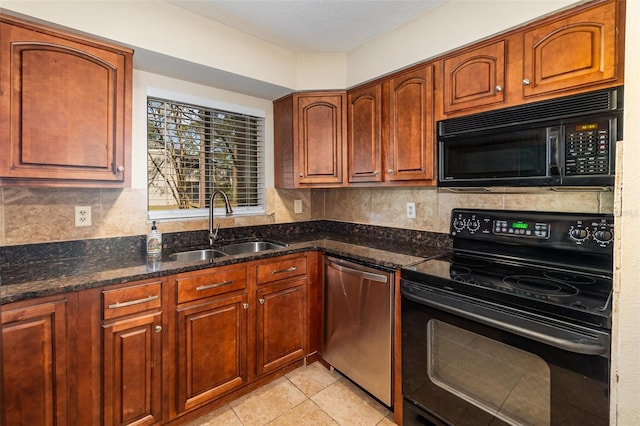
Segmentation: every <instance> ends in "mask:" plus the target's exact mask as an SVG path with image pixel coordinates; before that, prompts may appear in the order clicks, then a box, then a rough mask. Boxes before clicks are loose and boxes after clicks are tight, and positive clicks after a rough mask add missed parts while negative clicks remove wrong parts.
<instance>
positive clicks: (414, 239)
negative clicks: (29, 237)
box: [0, 221, 449, 304]
mask: <svg viewBox="0 0 640 426" xmlns="http://www.w3.org/2000/svg"><path fill="white" fill-rule="evenodd" d="M241 234H242V235H241ZM225 238H226V240H227V243H228V242H229V241H238V240H247V239H271V240H278V241H281V242H284V243H287V244H288V245H287V246H286V247H284V248H281V249H275V250H267V251H263V252H258V253H252V254H243V255H235V256H226V257H220V258H216V259H213V260H210V261H207V260H202V261H193V262H178V261H176V260H174V259H173V258H172V256H171V255H172V254H173V253H175V252H178V251H183V250H191V249H196V248H203V247H206V246H207V244H205V243H203V242H204V241H206V233H204V232H191V233H180V234H174V235H171V234H165V238H164V241H163V242H165V241H168V243H165V247H164V252H163V254H162V256H147V255H146V253H144V252H143V249H142V248H143V247H144V236H141V237H139V238H134V237H130V238H124V239H106V240H94V241H91V242H89V243H87V242H75V243H57V244H56V245H50V244H49V245H48V244H36V245H29V246H20V247H17V248H11V247H9V248H6V247H5V248H3V249H4V250H3V251H1V252H0V255H1V257H0V304H5V303H10V302H15V301H19V300H26V299H30V298H35V297H41V296H48V295H54V294H61V293H66V292H72V291H77V290H82V289H88V288H95V287H102V286H106V285H111V284H118V283H124V282H130V281H137V280H141V279H147V278H155V277H161V276H165V275H173V274H177V273H181V272H188V271H194V270H199V269H205V268H211V267H216V266H223V265H229V264H233V263H239V262H248V261H253V260H258V259H263V258H269V257H274V256H282V255H286V254H292V253H300V252H304V251H308V250H321V251H323V252H324V253H326V254H331V255H335V256H340V257H346V258H350V259H353V260H356V261H359V262H362V263H367V264H372V265H376V266H379V267H383V268H388V269H399V268H401V267H403V266H406V265H409V264H412V263H416V262H419V261H422V260H424V259H426V258H430V257H434V256H437V255H439V254H441V253H443V252H445V251H447V250H448V249H449V241H448V237H447V236H446V235H444V236H443V235H442V234H433V233H424V232H420V231H407V230H398V229H393V228H383V227H373V226H367V225H353V224H343V223H338V224H337V225H336V223H333V222H327V221H319V222H311V223H310V225H309V224H306V225H305V226H300V225H295V226H286V225H280V226H279V225H271V226H261V227H251V228H250V229H243V230H242V232H239V231H238V230H237V229H236V230H235V231H227V235H226V236H223V243H224V239H225Z"/></svg>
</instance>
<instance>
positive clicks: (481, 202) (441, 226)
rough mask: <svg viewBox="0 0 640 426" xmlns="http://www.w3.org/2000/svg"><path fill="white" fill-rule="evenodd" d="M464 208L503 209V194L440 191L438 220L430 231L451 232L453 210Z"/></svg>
mask: <svg viewBox="0 0 640 426" xmlns="http://www.w3.org/2000/svg"><path fill="white" fill-rule="evenodd" d="M456 208H463V209H503V208H504V197H503V194H492V193H478V194H468V193H466V194H459V193H454V192H448V191H441V192H438V221H437V224H436V228H435V229H428V231H433V232H442V233H449V222H450V221H451V210H452V209H456Z"/></svg>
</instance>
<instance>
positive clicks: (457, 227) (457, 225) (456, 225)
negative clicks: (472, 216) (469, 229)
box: [453, 217, 467, 232]
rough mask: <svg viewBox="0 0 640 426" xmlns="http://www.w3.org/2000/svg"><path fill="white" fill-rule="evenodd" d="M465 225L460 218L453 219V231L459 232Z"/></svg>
mask: <svg viewBox="0 0 640 426" xmlns="http://www.w3.org/2000/svg"><path fill="white" fill-rule="evenodd" d="M466 223H467V221H466V220H464V219H462V218H461V217H457V218H455V219H453V229H455V230H456V231H458V232H460V231H462V230H463V229H464V227H465V226H466Z"/></svg>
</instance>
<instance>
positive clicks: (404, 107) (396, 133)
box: [383, 65, 434, 181]
mask: <svg viewBox="0 0 640 426" xmlns="http://www.w3.org/2000/svg"><path fill="white" fill-rule="evenodd" d="M387 84H388V87H389V89H388V99H387V102H386V103H387V111H386V112H385V113H384V114H383V116H384V117H385V118H386V119H387V120H388V128H389V137H388V139H389V140H388V141H387V142H386V148H387V154H386V170H385V174H386V175H385V179H386V180H389V181H404V180H431V179H433V176H434V170H433V162H434V159H433V157H434V145H433V137H434V136H433V130H434V129H433V66H432V65H427V66H424V67H421V68H418V69H416V70H413V71H408V72H405V73H402V74H398V75H396V76H394V77H392V78H391V79H390V80H389V82H388V83H387Z"/></svg>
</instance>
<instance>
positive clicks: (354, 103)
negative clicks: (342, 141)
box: [347, 84, 382, 182]
mask: <svg viewBox="0 0 640 426" xmlns="http://www.w3.org/2000/svg"><path fill="white" fill-rule="evenodd" d="M347 108H348V125H349V131H348V132H347V134H348V137H349V139H348V148H347V151H348V158H349V167H348V170H349V182H380V181H382V127H381V125H382V124H381V121H382V86H381V85H380V84H376V85H375V86H370V87H364V88H361V89H355V90H353V91H350V92H349V95H348V102H347Z"/></svg>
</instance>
